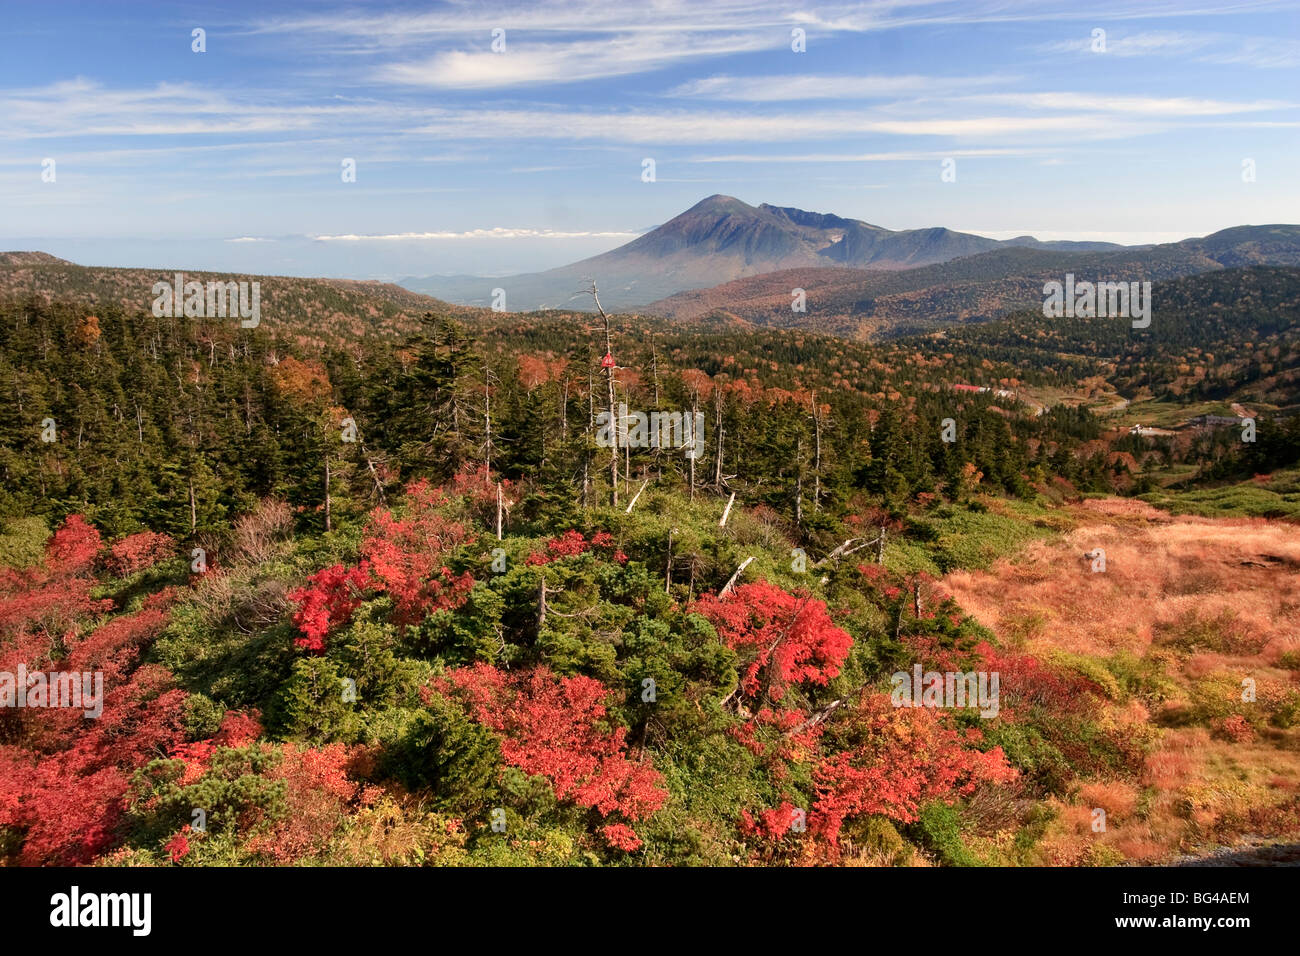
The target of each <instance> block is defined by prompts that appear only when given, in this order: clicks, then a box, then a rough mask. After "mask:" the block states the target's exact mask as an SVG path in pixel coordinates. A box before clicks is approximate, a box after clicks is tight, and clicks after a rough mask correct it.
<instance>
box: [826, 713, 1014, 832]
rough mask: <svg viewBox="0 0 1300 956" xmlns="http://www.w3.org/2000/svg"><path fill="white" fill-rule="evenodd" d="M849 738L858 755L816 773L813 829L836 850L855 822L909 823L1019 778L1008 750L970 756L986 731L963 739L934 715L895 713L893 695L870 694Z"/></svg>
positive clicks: (843, 756) (829, 761)
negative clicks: (929, 806) (922, 812)
mask: <svg viewBox="0 0 1300 956" xmlns="http://www.w3.org/2000/svg"><path fill="white" fill-rule="evenodd" d="M846 736H848V737H849V738H850V739H852V740H853V742H854V746H853V747H852V749H849V750H845V751H842V752H840V753H837V754H835V755H833V756H830V757H827V758H825V759H824V760H822V761H821V762H820V763H819V764H818V765H817V767H816V768H815V769H814V771H813V783H814V786H815V788H816V792H817V798H816V802H815V803H814V804H813V812H812V813H811V814H809V829H811V830H813V831H814V832H816V833H818V834H820V835H823V836H825V837H826V838H827V839H828V840H829V841H830V842H831V844H832V845H837V844H838V842H839V833H840V828H841V827H842V826H843V824H844V821H845V820H846V819H847V818H849V817H852V816H857V815H861V814H872V813H880V814H884V815H885V816H888V817H891V818H893V819H895V820H899V821H901V822H904V823H910V822H912V821H914V820H916V818H917V811H918V810H919V809H920V807H921V805H922V804H924V803H927V802H929V801H932V800H942V801H944V802H947V803H951V802H952V801H953V800H955V799H956V798H957V797H959V796H963V795H965V794H968V793H970V792H972V791H973V790H974V789H975V787H976V786H977V785H979V784H980V783H981V782H986V783H1006V782H1010V781H1011V780H1014V779H1015V778H1016V776H1017V774H1016V770H1015V769H1014V768H1013V767H1011V766H1010V765H1009V764H1008V763H1007V760H1006V757H1005V755H1004V754H1003V753H1002V748H1001V747H994V748H993V749H992V750H989V751H988V752H980V751H978V750H974V749H967V747H966V746H965V745H966V744H968V743H972V744H973V743H977V742H978V741H979V739H980V734H979V731H977V730H969V731H967V732H966V734H965V736H963V735H962V734H960V733H958V732H957V731H956V730H952V729H951V728H948V727H946V726H944V723H943V717H942V716H941V715H939V714H937V713H935V712H934V711H932V710H928V709H925V708H919V707H899V708H895V707H893V706H892V705H891V703H890V700H889V696H888V695H887V694H872V695H869V696H867V697H866V698H865V699H864V700H863V702H862V705H861V706H860V707H858V708H856V709H855V710H853V711H851V712H850V715H849V723H848V726H847V734H846Z"/></svg>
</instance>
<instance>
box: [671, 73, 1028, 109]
mask: <svg viewBox="0 0 1300 956" xmlns="http://www.w3.org/2000/svg"><path fill="white" fill-rule="evenodd" d="M1015 79H1016V78H1015V77H1007V76H997V75H989V76H916V75H907V74H903V75H899V76H879V75H876V76H861V75H858V76H850V75H842V74H841V75H813V74H801V75H794V76H727V75H719V76H710V77H705V78H703V79H699V80H692V81H691V82H689V83H683V84H682V85H681V86H678V87H676V88H675V89H673V90H671V91H669V95H670V96H681V97H699V98H701V99H711V100H739V101H744V102H755V103H766V102H776V101H781V100H822V99H836V100H852V99H864V100H865V99H881V98H885V97H893V96H899V95H909V94H935V93H947V92H953V91H957V90H966V89H970V88H971V87H972V86H995V85H998V84H1000V83H1008V82H1013V81H1014V80H1015Z"/></svg>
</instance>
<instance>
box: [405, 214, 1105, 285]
mask: <svg viewBox="0 0 1300 956" xmlns="http://www.w3.org/2000/svg"><path fill="white" fill-rule="evenodd" d="M1027 242H1028V243H1037V240H1034V239H1032V238H1031V237H1020V238H1018V239H1013V240H1009V241H1008V242H1006V243H1003V242H1000V241H999V240H996V239H988V238H985V237H984V236H976V235H971V234H969V233H962V232H954V231H953V230H951V229H944V228H930V229H906V230H902V231H894V230H890V229H885V228H883V227H881V226H875V225H872V224H870V223H866V222H861V221H860V220H856V219H845V218H843V217H840V216H835V215H830V214H826V213H815V212H808V211H806V210H803V209H795V208H793V207H781V206H771V205H768V204H766V203H764V204H762V205H759V206H751V205H749V204H748V203H745V202H742V201H741V200H739V199H736V198H734V197H732V196H722V195H715V196H709V197H708V198H707V199H704V200H701V201H700V202H698V203H696V204H695V205H694V206H692V207H691V208H690V209H688V210H686V211H685V212H683V213H682V214H681V215H679V216H676V217H674V218H673V219H670V220H669V221H668V222H666V223H664V224H663V225H661V226H659V227H658V228H656V229H653V230H651V231H650V232H648V233H646V234H645V235H643V236H640V237H638V238H636V239H634V240H632V241H631V242H629V243H627V244H625V245H622V246H619V247H618V248H617V249H613V250H611V251H609V252H606V253H602V254H601V255H598V256H593V257H592V258H590V259H584V260H582V261H581V262H575V263H572V264H571V265H567V266H561V267H560V268H557V269H551V270H549V271H547V272H538V273H529V274H526V275H517V276H509V277H506V278H499V279H485V278H480V277H475V276H451V277H436V276H435V277H430V278H424V279H406V280H403V282H402V284H403V285H404V286H406V287H407V288H409V289H414V290H416V291H418V292H424V293H427V294H430V295H437V296H439V297H441V298H445V299H448V300H450V301H455V302H463V303H466V304H470V305H487V304H489V302H490V301H491V295H492V290H493V289H494V288H501V289H504V290H505V291H506V307H507V308H508V309H510V310H516V311H518V310H529V309H536V308H561V307H569V308H571V307H574V302H572V301H570V300H571V298H572V296H573V295H574V294H575V293H577V292H578V291H579V290H581V289H583V288H585V287H587V285H588V283H589V281H590V280H591V279H595V281H596V283H597V284H598V286H599V287H600V290H601V300H602V302H603V304H604V305H605V306H606V307H612V308H628V307H632V306H639V305H644V304H645V303H647V302H651V301H654V300H656V299H660V298H664V297H666V296H669V295H672V294H674V293H676V292H680V291H682V290H687V289H699V288H706V287H709V286H714V285H717V284H718V282H719V281H730V280H733V279H740V278H744V277H746V276H755V275H762V274H764V273H769V272H775V271H778V270H781V269H794V268H818V267H821V266H837V265H838V266H848V267H853V268H859V269H868V268H869V269H877V270H880V269H907V268H913V267H916V266H924V265H930V264H933V263H939V262H948V261H950V260H952V259H956V258H958V257H961V256H970V255H976V254H978V253H981V252H988V251H990V250H993V249H997V248H999V247H1000V246H1003V245H1023V244H1025V243H1027ZM1041 245H1043V246H1044V247H1047V248H1051V247H1052V245H1053V244H1051V243H1044V244H1041ZM1067 245H1071V246H1075V247H1078V246H1084V245H1086V246H1087V247H1089V248H1096V247H1100V248H1106V249H1120V248H1122V247H1120V246H1116V245H1113V244H1110V243H1087V244H1083V243H1073V244H1067ZM575 301H576V302H577V305H578V307H587V305H588V303H587V302H585V301H580V300H575Z"/></svg>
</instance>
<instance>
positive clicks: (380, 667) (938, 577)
mask: <svg viewBox="0 0 1300 956" xmlns="http://www.w3.org/2000/svg"><path fill="white" fill-rule="evenodd" d="M40 267H41V268H45V267H48V264H43V265H41V266H40ZM1158 288H1159V289H1160V291H1159V293H1158V295H1157V300H1156V303H1157V309H1156V314H1155V317H1154V318H1155V320H1154V321H1153V323H1152V326H1151V330H1150V333H1151V334H1150V335H1146V336H1143V335H1140V334H1139V333H1138V332H1137V331H1136V330H1132V329H1131V328H1129V326H1128V324H1127V322H1125V321H1123V320H1120V322H1119V323H1118V324H1114V325H1113V327H1112V326H1103V325H1101V324H1100V323H1101V321H1102V320H1091V322H1076V321H1073V320H1064V319H1062V320H1053V321H1052V322H1048V321H1046V320H1042V319H1041V318H1040V319H1039V325H1040V326H1041V327H1040V328H1039V329H1038V330H1037V331H1035V330H1033V329H1032V328H1030V326H1029V318H1028V317H1027V316H1025V315H1023V314H1020V315H1013V316H1010V317H1008V318H1007V319H1004V320H1000V321H999V322H996V323H987V324H981V325H977V326H969V327H964V328H961V329H951V330H946V331H945V332H944V333H942V334H938V333H927V334H925V335H919V336H916V337H912V338H904V339H898V340H890V341H887V342H882V343H876V344H868V343H857V342H852V341H848V340H845V339H837V338H831V337H827V336H822V335H818V334H817V333H814V332H808V331H803V330H780V329H755V328H752V327H749V326H748V325H746V324H744V323H737V322H733V321H731V320H729V319H726V318H721V319H713V320H707V321H702V322H700V323H697V324H692V325H683V324H678V323H675V322H672V321H669V320H665V319H641V318H636V317H630V316H613V317H610V318H609V322H610V327H609V333H608V334H609V339H608V341H609V342H610V346H609V352H608V353H607V352H606V338H605V330H604V328H602V327H601V321H600V319H599V318H597V319H593V317H592V316H591V315H590V314H581V315H575V314H569V313H545V314H540V315H528V316H517V315H504V316H503V315H490V314H484V313H472V314H471V313H466V314H464V315H461V316H459V317H457V316H455V315H452V314H449V313H445V312H444V313H436V312H432V311H430V312H428V313H421V314H420V315H419V316H417V317H415V318H413V319H412V321H411V325H410V329H409V334H402V335H398V334H396V332H395V333H394V335H392V336H387V337H379V336H375V337H370V336H361V337H356V338H349V337H346V336H320V337H317V338H313V337H311V336H306V335H304V334H303V330H302V328H300V327H294V326H292V325H291V324H290V325H289V326H287V327H283V328H282V327H278V326H277V323H276V321H275V320H274V319H273V318H272V317H271V315H270V313H267V312H264V321H263V323H262V325H261V326H260V327H258V328H255V329H243V328H240V327H239V325H238V323H235V322H228V321H224V320H216V319H214V320H207V319H184V318H180V319H172V318H156V317H153V316H151V315H149V314H148V313H147V312H146V311H144V310H141V309H127V308H123V307H122V305H120V304H119V303H117V302H114V301H108V300H107V299H99V300H97V301H96V302H95V303H94V304H93V306H92V305H91V304H89V303H88V302H86V301H84V300H81V299H78V298H77V297H76V295H63V296H53V297H44V296H32V295H22V296H17V297H15V298H12V299H10V300H9V301H8V302H6V303H5V304H4V305H3V306H0V382H3V383H4V387H5V389H6V392H7V393H8V394H9V395H10V396H12V397H11V399H10V401H8V402H6V403H3V404H0V417H2V418H3V420H2V421H0V475H3V479H4V481H3V486H2V487H0V654H2V655H3V657H4V663H3V666H2V667H0V671H5V672H11V673H12V672H16V671H17V670H18V668H19V667H20V666H21V667H23V668H25V669H26V670H27V671H28V672H32V671H37V670H46V671H72V672H97V673H101V674H102V675H103V680H104V694H103V700H102V714H100V715H99V716H97V717H90V716H86V715H84V714H83V712H82V711H81V710H73V709H41V708H39V707H26V708H5V709H4V710H3V711H0V853H2V854H3V856H4V859H5V861H6V862H7V863H10V864H14V865H33V866H35V865H58V864H78V865H81V864H94V865H102V866H135V865H150V866H173V865H174V866H203V865H230V864H237V865H308V864H333V865H805V864H828V865H835V864H846V865H852V864H858V865H861V864H868V865H954V866H967V865H1007V866H1009V865H1035V864H1066V865H1106V864H1113V863H1118V862H1141V863H1150V862H1163V861H1167V860H1170V859H1174V858H1176V857H1178V856H1180V855H1183V854H1194V853H1198V852H1204V851H1205V850H1207V849H1209V848H1212V847H1215V846H1220V845H1235V844H1237V843H1240V842H1242V841H1251V840H1260V839H1267V840H1270V841H1274V842H1278V841H1281V842H1291V843H1295V842H1297V840H1300V760H1297V758H1296V754H1297V753H1300V747H1297V744H1298V743H1300V738H1298V737H1297V735H1298V734H1300V680H1298V679H1297V678H1298V675H1300V645H1298V644H1297V642H1296V638H1295V636H1294V635H1295V634H1296V633H1297V632H1296V629H1295V625H1296V624H1297V623H1300V621H1298V620H1297V614H1298V613H1300V612H1298V611H1297V608H1300V602H1298V601H1297V600H1295V599H1294V598H1295V597H1296V595H1295V593H1294V592H1295V580H1296V571H1297V569H1300V551H1297V549H1296V546H1295V545H1294V544H1293V543H1292V542H1293V530H1294V526H1293V524H1290V523H1289V522H1290V521H1293V520H1294V511H1293V510H1291V509H1293V508H1294V504H1295V502H1296V500H1297V494H1300V484H1298V482H1300V477H1297V474H1296V472H1295V465H1296V462H1297V460H1300V430H1298V428H1300V426H1298V425H1297V418H1296V417H1295V415H1294V409H1295V406H1296V404H1297V402H1296V398H1295V391H1294V388H1293V387H1292V386H1293V382H1294V378H1293V374H1292V370H1293V367H1294V361H1295V357H1296V351H1295V344H1294V343H1295V337H1294V336H1295V329H1296V320H1297V314H1296V290H1297V288H1300V279H1298V278H1297V274H1296V270H1289V269H1257V268H1255V269H1237V270H1225V271H1223V272H1220V273H1215V274H1213V275H1212V276H1208V277H1194V278H1192V279H1184V280H1178V281H1177V282H1176V283H1171V284H1169V285H1168V286H1167V287H1166V286H1160V287H1158ZM1173 316H1178V320H1177V322H1175V321H1173V319H1172V317H1173ZM593 322H594V323H595V325H594V327H593ZM1241 322H1249V327H1250V328H1251V329H1252V333H1253V334H1252V335H1250V336H1249V337H1246V336H1243V335H1242V334H1241V331H1240V329H1241V326H1240V324H1239V323H1241ZM607 354H608V360H605V361H602V360H604V359H606V355H607ZM1225 359H1228V361H1225ZM1184 366H1185V367H1184ZM1198 367H1205V368H1206V371H1205V372H1203V373H1201V374H1199V375H1198V374H1196V372H1195V371H1194V370H1195V369H1196V368H1198ZM1211 369H1212V371H1211ZM956 386H961V387H960V388H959V387H956ZM981 388H982V389H984V391H980V390H979V389H981ZM1116 399H1118V400H1120V401H1122V402H1123V403H1126V404H1136V405H1139V406H1142V405H1143V403H1145V406H1144V407H1147V408H1151V407H1164V408H1166V409H1168V410H1170V411H1169V414H1171V415H1175V414H1182V411H1186V412H1188V413H1189V414H1190V413H1192V412H1195V411H1198V410H1199V409H1200V405H1199V404H1198V403H1202V404H1203V403H1205V402H1207V401H1228V402H1243V401H1244V402H1251V403H1254V405H1253V407H1254V408H1257V409H1258V412H1257V415H1258V441H1256V442H1253V443H1249V444H1247V443H1243V442H1241V441H1240V439H1239V437H1238V438H1237V440H1236V441H1235V442H1234V441H1233V440H1232V439H1233V437H1234V436H1235V435H1236V432H1235V430H1234V431H1233V432H1232V433H1231V434H1228V433H1225V432H1223V431H1219V432H1211V431H1197V432H1195V433H1193V432H1191V431H1188V432H1185V433H1180V434H1177V435H1172V436H1171V437H1169V438H1167V439H1166V438H1157V439H1154V440H1151V441H1147V442H1140V441H1139V440H1138V438H1137V437H1135V436H1133V435H1131V434H1130V433H1129V432H1128V430H1127V429H1126V428H1123V427H1116V419H1114V418H1113V416H1112V417H1108V415H1107V413H1105V412H1104V411H1103V410H1102V406H1103V405H1106V404H1107V403H1112V402H1113V400H1116ZM611 403H613V404H615V405H616V406H617V405H619V404H626V405H627V406H628V408H629V409H632V410H634V411H635V410H641V411H644V412H652V411H661V412H680V413H685V414H687V415H690V416H694V415H697V414H698V415H700V416H702V420H703V422H704V429H703V438H702V443H701V444H700V445H699V446H697V447H698V450H699V452H700V453H699V454H698V455H697V456H695V457H691V456H688V455H686V454H684V453H683V451H682V450H681V449H679V448H668V447H630V446H629V444H628V443H627V442H623V443H622V444H621V445H618V446H616V447H614V448H610V447H608V445H607V444H602V443H600V442H599V441H598V440H597V435H598V428H597V424H596V423H597V416H598V415H599V414H600V412H602V411H606V412H608V410H609V406H610V404H611ZM1171 431H1172V430H1171ZM1139 496H1141V497H1143V498H1146V499H1148V500H1151V499H1153V498H1158V499H1159V503H1161V505H1162V508H1161V509H1157V508H1155V507H1152V505H1151V504H1150V503H1146V502H1143V501H1139V500H1137V499H1138V497H1139ZM1179 511H1181V512H1190V513H1191V516H1183V517H1176V516H1175V514H1174V512H1179ZM1126 542H1128V543H1126ZM1132 542H1137V543H1136V544H1134V543H1132ZM1096 547H1104V548H1106V549H1107V551H1108V553H1109V555H1110V556H1111V564H1110V566H1109V567H1108V568H1107V574H1108V575H1112V576H1111V577H1107V576H1106V575H1097V574H1095V568H1093V567H1090V566H1089V563H1088V562H1087V561H1083V560H1081V558H1080V555H1081V554H1082V553H1084V552H1086V551H1089V550H1090V549H1092V548H1096ZM1153 569H1159V571H1158V573H1157V571H1156V570H1153ZM1103 593H1104V594H1105V595H1106V597H1105V600H1102V599H1101V598H1100V597H1098V595H1101V594H1103ZM1155 593H1160V594H1163V595H1165V596H1166V597H1168V598H1169V599H1168V600H1166V601H1164V602H1160V603H1152V600H1151V596H1152V595H1153V594H1155ZM1264 596H1268V597H1267V600H1268V601H1269V602H1270V603H1269V604H1268V605H1267V608H1268V610H1267V613H1265V612H1262V611H1259V610H1258V608H1257V607H1256V604H1255V603H1254V602H1255V601H1256V599H1257V598H1258V599H1259V600H1263V599H1264ZM1175 598H1176V599H1175ZM1125 600H1132V601H1134V602H1145V603H1143V604H1142V607H1143V608H1145V609H1146V610H1144V611H1143V612H1142V613H1141V614H1136V613H1126V612H1125V610H1124V604H1123V602H1124V601H1125ZM1090 601H1091V602H1094V603H1092V604H1090V603H1089V602H1090ZM1136 607H1137V604H1136V603H1135V605H1134V608H1136ZM1252 608H1253V609H1254V610H1252ZM1103 609H1105V613H1104V614H1103ZM1098 627H1101V628H1103V632H1102V633H1094V631H1095V630H1096V629H1097V628H1098ZM1090 628H1091V630H1090ZM916 666H920V667H921V668H922V670H923V671H939V672H954V671H955V672H970V671H975V672H986V673H987V672H995V673H997V674H999V675H1000V702H999V706H998V708H997V712H996V714H991V715H990V714H983V715H982V714H981V711H980V709H979V708H977V707H958V708H948V709H944V708H932V707H898V706H895V703H894V701H893V700H892V699H891V675H893V674H895V673H896V672H899V671H902V672H911V671H912V669H913V668H914V667H916ZM1243 677H1249V678H1250V679H1251V680H1252V681H1255V682H1257V684H1258V687H1259V693H1258V696H1257V697H1256V698H1255V699H1252V700H1251V701H1249V702H1246V701H1243V700H1242V699H1241V698H1240V694H1239V688H1238V685H1239V684H1240V681H1241V679H1242V678H1243ZM1198 752H1212V753H1213V754H1214V755H1215V759H1214V760H1213V761H1209V760H1203V761H1201V762H1196V761H1195V760H1194V758H1193V756H1192V755H1193V754H1195V753H1198ZM1095 808H1104V809H1106V811H1107V814H1108V817H1109V819H1110V820H1111V826H1110V827H1109V829H1108V830H1104V831H1100V832H1098V831H1095V830H1094V829H1092V828H1091V827H1090V825H1089V823H1090V820H1091V819H1092V818H1091V817H1090V816H1089V814H1091V812H1092V811H1093V809H1095Z"/></svg>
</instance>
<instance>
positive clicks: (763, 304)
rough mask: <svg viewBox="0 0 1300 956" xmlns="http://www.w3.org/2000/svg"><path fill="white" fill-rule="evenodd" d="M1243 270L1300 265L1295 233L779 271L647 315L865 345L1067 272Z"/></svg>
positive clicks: (1239, 233)
mask: <svg viewBox="0 0 1300 956" xmlns="http://www.w3.org/2000/svg"><path fill="white" fill-rule="evenodd" d="M1012 242H1015V240H1012ZM1250 265H1277V266H1294V265H1300V226H1293V225H1268V226H1237V227H1234V228H1231V229H1225V230H1223V231H1221V232H1216V233H1214V234H1213V235H1210V236H1206V237H1204V238H1198V239H1186V240H1183V241H1181V242H1174V243H1165V244H1162V245H1157V246H1147V247H1141V248H1121V249H1117V250H1102V251H1061V250H1058V249H1052V248H1043V247H1042V246H1041V245H1019V244H1017V245H1007V244H1004V245H1002V246H1001V247H1000V248H997V249H994V250H993V251H990V252H985V253H981V254H979V255H973V256H968V257H964V258H960V259H954V260H952V261H950V262H944V263H939V264H934V265H929V266H924V267H921V268H916V269H907V270H901V271H891V272H882V271H879V270H874V271H873V270H863V269H843V268H823V269H791V270H783V271H779V272H772V273H767V274H765V275H762V276H757V277H752V278H744V279H739V280H736V281H732V282H728V283H724V284H723V285H719V286H716V287H714V288H712V289H699V290H692V291H688V292H682V293H678V294H677V295H674V296H670V297H668V298H666V299H663V300H662V301H659V302H654V303H651V304H650V305H648V306H646V308H645V311H647V312H649V313H651V314H654V315H660V316H663V317H665V318H672V319H678V320H695V319H699V318H701V317H702V316H705V315H708V314H710V313H712V312H720V313H722V314H723V315H725V316H733V317H736V318H741V319H745V320H747V321H749V322H753V323H756V324H760V325H772V326H778V327H784V328H810V329H817V330H820V331H825V332H833V333H836V334H839V335H849V336H853V337H857V338H868V337H871V336H873V335H878V334H881V333H888V332H892V331H906V330H909V329H910V330H915V329H924V328H934V327H938V326H942V325H950V324H954V323H960V322H967V321H978V320H983V319H988V318H994V317H996V316H999V315H1003V314H1006V313H1008V312H1013V311H1015V310H1017V309H1029V308H1037V307H1039V306H1041V304H1042V301H1043V284H1044V283H1045V282H1047V281H1051V280H1056V281H1061V280H1062V279H1063V278H1064V276H1065V275H1066V273H1073V274H1074V275H1075V276H1076V278H1077V279H1078V280H1080V281H1083V280H1089V281H1115V282H1131V281H1138V280H1160V279H1176V278H1180V277H1182V276H1189V275H1195V274H1197V273H1202V272H1212V271H1216V270H1219V269H1225V268H1236V267H1241V266H1250ZM796 288H800V289H803V290H804V291H805V293H806V306H807V311H806V312H803V313H798V312H794V311H792V309H791V302H792V291H793V290H794V289H796Z"/></svg>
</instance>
